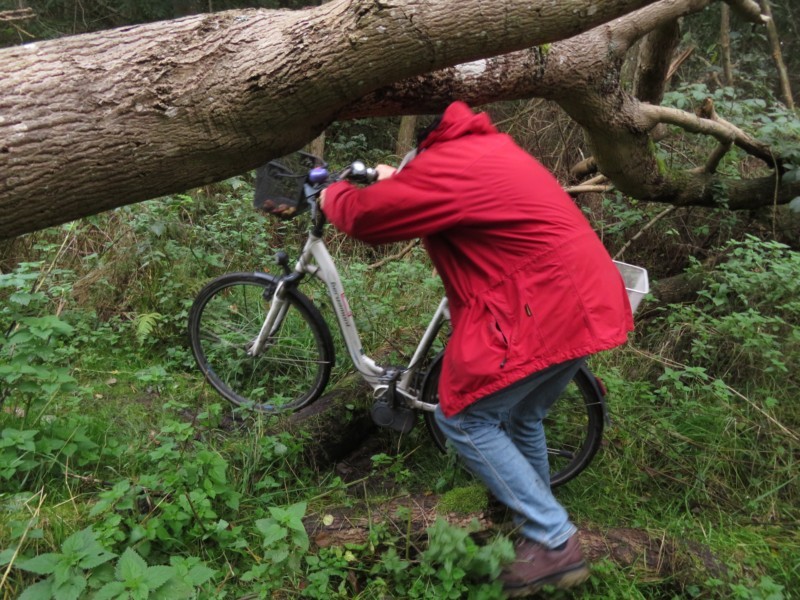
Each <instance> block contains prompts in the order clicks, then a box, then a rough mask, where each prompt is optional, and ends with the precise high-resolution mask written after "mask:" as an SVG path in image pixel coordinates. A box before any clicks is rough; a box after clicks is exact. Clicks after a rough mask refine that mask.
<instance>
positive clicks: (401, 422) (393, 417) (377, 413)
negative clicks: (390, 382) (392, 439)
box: [370, 398, 416, 433]
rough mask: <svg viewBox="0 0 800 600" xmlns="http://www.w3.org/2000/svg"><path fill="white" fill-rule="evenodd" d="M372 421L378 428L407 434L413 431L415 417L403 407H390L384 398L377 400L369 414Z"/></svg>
mask: <svg viewBox="0 0 800 600" xmlns="http://www.w3.org/2000/svg"><path fill="white" fill-rule="evenodd" d="M370 415H371V416H372V420H373V421H374V422H375V424H376V425H377V426H378V427H386V428H388V429H394V430H395V431H399V432H400V433H408V432H409V431H411V430H412V429H414V424H415V423H416V415H415V414H414V411H413V410H411V409H410V408H406V407H405V406H392V403H391V402H390V401H389V400H388V399H386V398H378V399H377V400H376V401H375V404H373V405H372V410H371V412H370Z"/></svg>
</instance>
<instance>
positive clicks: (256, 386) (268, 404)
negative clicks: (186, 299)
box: [189, 273, 334, 413]
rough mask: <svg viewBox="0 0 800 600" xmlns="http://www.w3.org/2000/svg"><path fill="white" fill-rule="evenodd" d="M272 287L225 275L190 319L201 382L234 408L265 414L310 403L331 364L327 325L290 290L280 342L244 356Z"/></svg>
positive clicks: (267, 278)
mask: <svg viewBox="0 0 800 600" xmlns="http://www.w3.org/2000/svg"><path fill="white" fill-rule="evenodd" d="M276 284H277V278H276V277H273V276H271V275H268V274H266V273H228V274H227V275H223V276H221V277H218V278H217V279H214V280H213V281H211V282H209V283H208V284H207V285H206V286H205V287H203V289H202V290H200V292H199V293H198V294H197V297H196V299H195V301H194V303H193V304H192V308H191V311H190V312H189V340H190V344H191V348H192V354H193V355H194V358H195V361H196V362H197V366H198V367H199V368H200V370H201V371H202V372H203V374H204V375H205V378H206V380H207V381H208V382H209V383H210V384H211V386H212V387H213V388H214V389H215V390H216V391H217V392H219V394H220V395H222V397H223V398H225V399H227V400H229V401H230V402H232V403H233V404H235V405H238V406H243V407H247V408H250V409H253V410H258V411H262V412H269V413H277V412H287V411H295V410H298V409H300V408H302V407H304V406H307V405H308V404H310V403H312V402H314V400H316V399H317V398H319V396H320V395H321V394H322V392H323V390H324V389H325V386H326V385H327V383H328V379H329V378H330V373H331V368H332V367H333V363H334V348H333V340H332V338H331V333H330V330H329V329H328V326H327V324H326V323H325V320H324V319H323V318H322V315H321V314H320V312H319V310H317V308H316V307H315V306H314V305H313V303H312V302H311V300H310V299H309V298H308V297H307V296H305V295H304V294H302V293H301V292H299V291H298V290H296V289H289V290H287V298H288V300H289V307H288V310H287V313H286V316H285V318H284V320H283V323H282V324H281V328H280V330H279V332H278V334H277V335H276V336H273V339H272V340H271V341H270V343H269V344H267V346H266V347H265V348H264V350H263V351H262V352H261V353H260V354H259V355H258V356H256V357H253V356H250V355H248V354H247V350H246V349H247V345H248V343H250V342H252V341H253V340H254V339H255V337H256V336H257V335H258V332H259V330H260V329H261V325H262V324H263V322H264V318H265V316H266V314H267V311H268V310H269V306H270V301H271V299H272V294H273V292H274V290H275V286H276Z"/></svg>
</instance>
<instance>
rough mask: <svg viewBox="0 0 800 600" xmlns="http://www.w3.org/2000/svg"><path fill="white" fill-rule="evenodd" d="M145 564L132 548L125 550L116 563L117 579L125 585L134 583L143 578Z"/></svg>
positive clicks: (145, 568)
mask: <svg viewBox="0 0 800 600" xmlns="http://www.w3.org/2000/svg"><path fill="white" fill-rule="evenodd" d="M146 570H147V563H146V562H145V561H144V559H143V558H142V557H141V556H139V555H138V554H137V553H136V551H135V550H133V549H132V548H126V549H125V552H123V553H122V556H121V557H120V559H119V562H118V563H117V571H116V574H117V579H120V580H122V581H124V582H126V583H129V582H134V581H136V580H139V579H142V578H143V577H144V574H145V571H146Z"/></svg>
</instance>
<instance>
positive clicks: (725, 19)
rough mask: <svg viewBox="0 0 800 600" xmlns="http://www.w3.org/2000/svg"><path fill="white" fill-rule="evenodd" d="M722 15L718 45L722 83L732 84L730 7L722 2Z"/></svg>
mask: <svg viewBox="0 0 800 600" xmlns="http://www.w3.org/2000/svg"><path fill="white" fill-rule="evenodd" d="M721 8H722V15H721V17H720V23H719V46H720V56H721V59H722V83H723V84H725V85H728V86H730V85H733V68H732V67H731V7H730V6H728V5H727V4H726V3H724V2H723V3H722V6H721Z"/></svg>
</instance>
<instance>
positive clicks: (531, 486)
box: [436, 358, 585, 548]
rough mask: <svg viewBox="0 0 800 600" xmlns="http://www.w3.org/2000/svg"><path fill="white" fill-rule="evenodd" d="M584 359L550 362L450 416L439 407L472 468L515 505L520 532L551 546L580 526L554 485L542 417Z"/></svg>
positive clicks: (446, 427) (494, 491) (439, 416)
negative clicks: (569, 513)
mask: <svg viewBox="0 0 800 600" xmlns="http://www.w3.org/2000/svg"><path fill="white" fill-rule="evenodd" d="M584 361H585V359H584V358H579V359H575V360H570V361H567V362H564V363H561V364H558V365H553V366H551V367H548V368H547V369H545V370H543V371H539V372H538V373H534V374H533V375H530V376H528V377H526V378H525V379H523V380H521V381H518V382H516V383H513V384H512V385H510V386H508V387H506V388H504V389H502V390H500V391H499V392H495V393H493V394H490V395H489V396H486V397H484V398H481V399H480V400H478V401H477V402H475V403H474V404H471V405H470V406H468V407H467V408H465V409H464V410H462V411H461V412H460V413H458V414H456V415H453V416H452V417H450V418H448V417H446V416H444V413H442V411H441V409H440V408H437V409H436V422H437V424H438V425H439V427H440V428H441V429H442V431H443V432H444V434H445V435H446V436H447V438H448V439H449V440H450V441H451V443H452V444H453V446H455V449H456V451H457V452H458V454H459V455H460V456H461V458H462V459H463V460H464V462H465V463H466V465H467V467H468V468H469V469H470V471H472V472H473V473H474V474H475V475H477V476H478V477H480V478H481V479H482V480H483V482H484V483H485V484H486V486H487V487H488V488H489V490H490V491H491V492H492V494H494V496H495V497H496V498H497V499H498V500H499V501H500V502H502V503H503V504H505V505H506V506H508V507H509V508H510V509H512V510H513V511H514V513H515V516H514V522H515V523H516V524H517V526H518V528H519V532H520V534H521V535H522V536H523V537H526V538H528V539H530V540H533V541H535V542H539V543H540V544H542V545H543V546H545V547H547V548H554V547H556V546H560V545H561V544H563V543H564V542H566V541H567V540H568V539H569V538H570V537H571V536H572V535H573V534H574V533H575V532H576V531H577V528H576V527H575V525H573V524H572V523H571V522H570V520H569V515H567V511H566V510H564V507H563V506H561V504H559V503H558V500H556V499H555V497H554V496H553V493H552V492H551V491H550V465H549V463H548V460H547V445H546V443H545V436H544V427H543V426H542V420H543V419H544V418H545V416H547V411H548V410H549V409H550V407H551V406H552V405H553V402H555V401H556V398H558V396H559V395H561V392H563V391H564V388H566V387H567V384H568V383H569V382H570V380H572V378H573V377H574V375H575V373H576V372H577V371H578V369H580V367H581V365H582V364H583V363H584Z"/></svg>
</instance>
